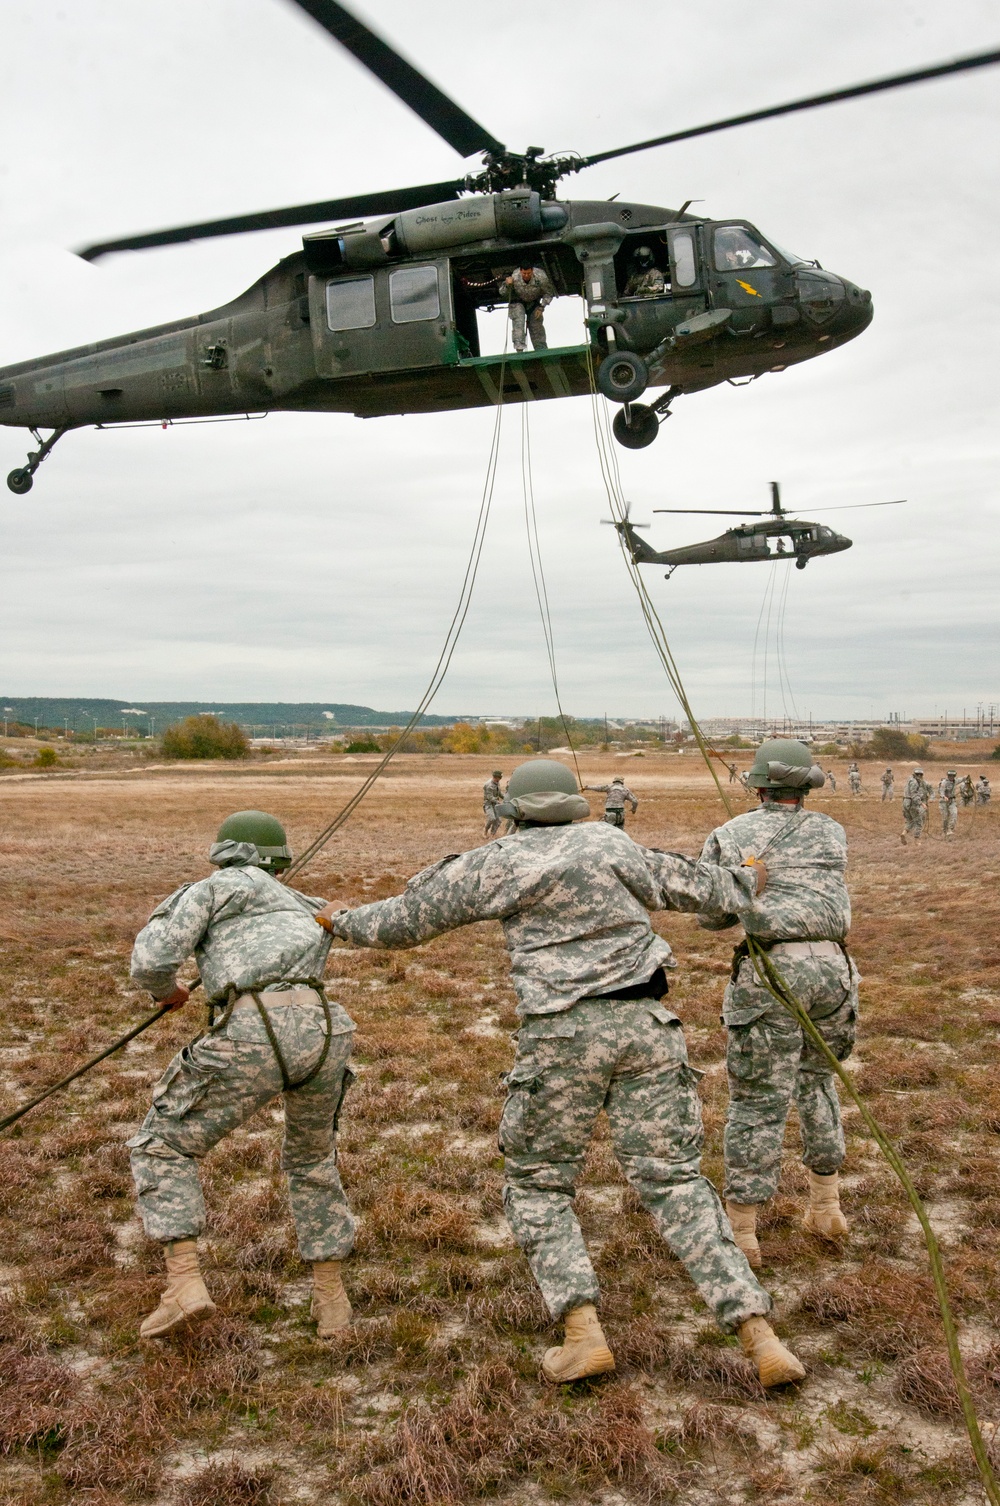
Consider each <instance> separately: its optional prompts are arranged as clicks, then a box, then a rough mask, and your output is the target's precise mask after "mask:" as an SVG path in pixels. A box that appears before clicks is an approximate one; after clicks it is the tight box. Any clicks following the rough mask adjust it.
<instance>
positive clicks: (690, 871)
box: [332, 822, 756, 1015]
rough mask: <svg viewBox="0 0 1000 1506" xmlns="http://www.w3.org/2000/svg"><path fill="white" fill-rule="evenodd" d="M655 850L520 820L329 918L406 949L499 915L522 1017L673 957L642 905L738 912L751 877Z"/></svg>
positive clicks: (607, 831)
mask: <svg viewBox="0 0 1000 1506" xmlns="http://www.w3.org/2000/svg"><path fill="white" fill-rule="evenodd" d="M741 861H742V860H741V859H740V858H739V857H737V858H736V860H735V863H734V865H733V866H734V867H735V868H736V870H737V871H736V872H729V871H728V870H727V868H725V867H721V868H720V867H714V866H710V865H709V864H707V863H703V862H702V863H698V862H695V861H694V860H693V859H691V858H686V857H682V856H681V855H680V854H679V853H666V852H654V851H651V850H650V849H649V848H645V847H640V846H639V845H638V844H637V843H636V842H633V841H632V838H631V837H629V836H627V835H626V834H625V833H624V832H623V831H619V830H618V829H617V828H615V827H611V826H608V825H607V824H606V823H604V822H600V823H596V822H592V823H588V824H587V825H560V826H546V827H530V826H529V827H522V828H520V829H519V830H517V831H515V832H514V833H513V834H512V835H511V836H509V837H503V838H501V839H500V841H498V842H493V843H492V844H491V845H490V846H487V847H477V848H475V849H474V850H473V851H472V852H466V853H463V854H462V856H460V857H448V858H444V859H442V861H441V862H440V863H436V864H434V865H433V867H431V868H425V869H424V871H423V872H422V873H418V874H417V875H416V877H415V878H412V879H411V880H410V882H409V883H408V884H407V886H406V889H405V891H404V892H403V893H402V894H399V895H397V896H396V897H395V898H393V899H385V900H379V901H377V902H376V903H374V904H369V905H361V906H360V907H359V908H358V909H356V910H350V911H347V912H345V913H344V914H341V915H336V916H334V918H333V922H332V929H333V933H334V935H336V936H340V937H342V938H343V939H344V940H346V941H351V942H354V943H355V945H357V946H370V947H411V946H419V945H420V943H421V942H425V941H430V940H431V939H432V937H434V936H440V935H441V933H442V932H444V931H450V930H453V929H454V928H455V927H457V926H464V925H469V924H470V923H471V922H473V921H478V920H499V921H500V923H501V924H502V926H503V930H504V939H505V941H506V944H507V950H508V952H509V953H510V959H511V976H512V981H513V984H514V988H515V991H516V993H517V997H518V1012H519V1013H520V1014H522V1015H535V1014H556V1013H558V1012H559V1011H560V1010H564V1009H569V1007H570V1006H571V1005H572V1004H575V1003H576V1001H577V1000H578V999H582V998H584V997H586V996H587V995H600V994H602V993H605V992H607V991H609V990H611V989H616V988H621V987H623V986H625V985H627V984H631V983H640V982H645V981H646V980H647V979H648V978H650V977H651V976H652V974H653V973H654V972H655V971H656V969H657V968H658V967H662V966H666V967H672V966H675V965H676V964H675V963H674V962H673V954H672V953H671V950H670V947H669V945H668V944H667V942H666V941H664V940H663V939H662V938H661V937H659V936H657V935H656V933H655V932H654V931H653V928H652V926H651V925H650V922H649V913H648V912H649V911H650V910H691V911H695V910H697V911H708V912H710V913H712V914H717V915H719V916H720V917H722V916H728V915H730V914H731V913H741V912H742V911H743V910H744V909H745V908H746V907H747V906H748V905H749V904H750V903H751V901H750V895H751V894H752V893H754V891H755V889H756V880H755V878H754V876H753V874H752V872H751V870H750V869H740V867H739V865H740V863H741Z"/></svg>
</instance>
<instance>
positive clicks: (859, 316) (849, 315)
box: [841, 278, 875, 335]
mask: <svg viewBox="0 0 1000 1506" xmlns="http://www.w3.org/2000/svg"><path fill="white" fill-rule="evenodd" d="M841 281H842V282H843V284H844V295H845V300H846V308H845V310H844V313H845V316H846V319H847V322H848V324H849V327H850V329H851V331H852V333H854V334H857V335H860V333H861V331H862V330H863V329H867V328H868V326H869V324H871V322H872V319H873V318H874V315H875V309H874V307H873V305H872V295H871V293H869V291H868V289H867V288H859V287H856V286H855V285H854V283H853V282H848V281H847V279H846V278H842V279H841Z"/></svg>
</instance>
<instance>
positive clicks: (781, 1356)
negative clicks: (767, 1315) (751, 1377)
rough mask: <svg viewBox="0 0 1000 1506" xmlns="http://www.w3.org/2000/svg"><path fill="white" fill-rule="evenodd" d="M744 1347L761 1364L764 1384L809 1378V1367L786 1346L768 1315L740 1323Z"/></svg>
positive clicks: (748, 1356) (762, 1382) (760, 1371)
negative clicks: (806, 1370) (803, 1364)
mask: <svg viewBox="0 0 1000 1506" xmlns="http://www.w3.org/2000/svg"><path fill="white" fill-rule="evenodd" d="M739 1340H740V1348H741V1349H742V1350H743V1353H744V1354H745V1355H746V1357H747V1359H749V1360H753V1362H754V1364H755V1365H756V1366H757V1374H758V1375H759V1376H760V1383H761V1385H762V1386H765V1387H771V1386H784V1385H787V1384H788V1382H789V1381H800V1380H805V1374H806V1372H805V1369H804V1367H803V1366H802V1364H801V1363H800V1362H799V1361H798V1360H797V1359H796V1358H795V1356H794V1354H792V1352H791V1350H790V1349H786V1348H785V1346H784V1344H783V1343H782V1342H781V1340H780V1339H779V1338H778V1336H777V1334H776V1333H775V1331H774V1329H773V1328H772V1327H771V1325H770V1323H768V1322H767V1321H766V1319H764V1318H747V1320H746V1322H745V1323H741V1324H740V1326H739Z"/></svg>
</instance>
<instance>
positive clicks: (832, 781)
mask: <svg viewBox="0 0 1000 1506" xmlns="http://www.w3.org/2000/svg"><path fill="white" fill-rule="evenodd" d="M826 780H827V783H828V784H829V786H830V788H831V790H832V791H833V793H834V794H836V793H837V776H836V774H835V773H834V772H833V770H832V769H827V771H826Z"/></svg>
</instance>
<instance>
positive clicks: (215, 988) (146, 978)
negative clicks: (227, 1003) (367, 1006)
mask: <svg viewBox="0 0 1000 1506" xmlns="http://www.w3.org/2000/svg"><path fill="white" fill-rule="evenodd" d="M324 903H325V901H324V900H321V899H312V898H310V897H309V896H307V895H305V894H299V893H298V892H297V891H296V890H295V889H289V888H286V886H285V885H284V884H279V883H278V881H277V879H274V878H272V877H271V876H270V874H268V873H265V872H264V870H263V869H262V868H258V867H255V866H250V865H247V866H243V865H242V864H241V865H239V866H237V865H235V864H234V865H232V866H227V867H224V868H220V870H219V872H218V873H213V874H212V875H211V877H209V878H205V879H201V880H199V882H198V883H195V884H183V885H182V886H181V888H180V889H176V890H175V891H174V893H173V894H171V895H170V896H169V897H168V898H167V899H165V900H164V901H163V903H162V904H160V905H157V907H156V909H155V910H154V911H153V913H152V915H151V916H150V917H149V920H148V922H147V923H146V925H145V926H144V927H143V929H142V930H141V931H140V932H139V934H138V936H137V937H136V939H135V947H134V948H133V951H132V977H133V979H134V980H135V982H136V983H138V985H139V987H140V988H148V989H149V991H150V993H152V995H153V997H154V998H156V999H165V998H166V997H167V995H168V994H170V993H172V992H173V990H174V987H175V981H176V977H177V969H178V967H180V965H181V963H182V962H183V961H184V960H185V958H187V957H190V955H191V953H192V952H193V953H194V955H195V959H196V961H197V963H198V971H199V973H200V975H201V980H202V985H203V987H204V990H205V998H206V999H219V998H223V997H225V994H226V990H227V988H228V986H229V984H231V983H233V984H235V985H236V987H237V989H239V990H240V992H244V991H245V990H247V989H250V988H258V987H260V986H261V985H262V984H265V983H279V982H284V983H289V984H291V983H296V982H304V981H305V980H306V979H307V978H322V976H323V969H324V968H325V966H326V959H327V953H328V952H329V950H330V942H331V938H330V936H329V935H328V933H327V932H326V931H324V930H322V929H321V928H320V927H319V926H318V925H317V924H316V921H315V919H314V917H315V915H316V912H317V911H318V910H320V909H322V907H323V905H324Z"/></svg>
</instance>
